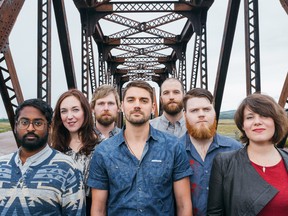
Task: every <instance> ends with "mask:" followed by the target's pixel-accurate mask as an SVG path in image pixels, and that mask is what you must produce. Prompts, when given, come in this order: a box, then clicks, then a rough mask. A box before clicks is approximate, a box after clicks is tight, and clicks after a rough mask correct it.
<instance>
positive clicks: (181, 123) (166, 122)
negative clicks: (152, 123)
mask: <svg viewBox="0 0 288 216" xmlns="http://www.w3.org/2000/svg"><path fill="white" fill-rule="evenodd" d="M160 119H161V120H162V121H163V122H164V123H165V124H166V125H167V126H169V124H172V123H171V122H170V121H169V120H168V119H167V118H166V116H165V115H164V114H162V115H161V116H160ZM176 123H178V124H180V125H181V126H182V125H185V119H184V115H182V117H181V118H180V119H179V120H178V121H176Z"/></svg>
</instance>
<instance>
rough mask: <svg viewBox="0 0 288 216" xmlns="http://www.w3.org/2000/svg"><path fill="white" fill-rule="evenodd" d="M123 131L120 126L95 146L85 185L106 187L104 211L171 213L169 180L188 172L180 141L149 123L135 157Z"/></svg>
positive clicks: (108, 212)
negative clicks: (107, 193) (148, 129)
mask: <svg viewBox="0 0 288 216" xmlns="http://www.w3.org/2000/svg"><path fill="white" fill-rule="evenodd" d="M123 133H124V129H123V130H122V131H121V132H120V133H119V134H117V135H116V136H114V137H112V138H110V139H107V140H104V141H103V142H101V143H100V145H99V146H98V147H97V148H96V149H95V152H94V154H93V157H92V161H91V167H90V172H89V177H88V185H89V186H90V187H92V188H97V189H100V190H108V191H109V196H108V197H109V198H108V210H107V214H108V215H117V216H119V215H125V216H127V215H128V216H129V215H145V216H149V215H153V216H154V215H160V216H161V215H163V216H164V215H165V216H167V215H168V216H169V215H174V198H173V182H174V181H177V180H180V179H182V178H184V177H187V176H189V175H191V173H192V170H191V168H190V166H189V162H188V159H187V155H186V152H185V149H184V145H181V144H179V143H178V139H177V138H176V137H175V136H172V135H169V134H166V133H163V132H161V131H158V130H155V129H154V128H153V127H150V133H149V137H148V139H147V141H146V144H145V147H144V150H143V154H142V157H141V159H140V160H138V159H137V158H136V157H135V156H134V155H133V154H131V153H130V151H129V149H128V148H127V145H126V144H125V139H124V136H123Z"/></svg>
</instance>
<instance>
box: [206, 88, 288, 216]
mask: <svg viewBox="0 0 288 216" xmlns="http://www.w3.org/2000/svg"><path fill="white" fill-rule="evenodd" d="M234 120H235V123H236V125H237V127H238V129H239V130H240V131H241V133H242V136H241V138H240V139H241V141H242V142H243V143H245V144H246V145H245V147H244V148H243V149H240V150H237V151H233V152H229V153H220V154H219V155H217V156H216V157H215V159H214V163H213V167H212V172H211V178H210V185H209V197H208V206H207V208H208V211H207V215H260V216H266V215H277V216H282V215H283V216H284V215H287V212H288V153H287V152H286V151H284V150H282V149H278V148H277V147H276V144H277V143H278V142H280V141H281V140H282V139H283V137H284V136H285V135H286V134H287V131H288V117H287V114H286V113H285V111H284V109H283V108H282V107H280V106H279V105H278V104H277V103H276V102H275V101H274V99H273V98H272V97H270V96H267V95H263V94H259V93H256V94H252V95H249V96H247V97H246V98H245V99H244V100H243V101H242V103H241V104H240V106H239V107H238V109H237V111H236V113H235V116H234Z"/></svg>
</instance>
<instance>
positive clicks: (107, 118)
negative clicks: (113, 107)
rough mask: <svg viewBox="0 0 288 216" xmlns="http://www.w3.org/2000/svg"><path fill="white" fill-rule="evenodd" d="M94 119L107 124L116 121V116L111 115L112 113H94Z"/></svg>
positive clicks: (104, 124)
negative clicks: (104, 114) (105, 114)
mask: <svg viewBox="0 0 288 216" xmlns="http://www.w3.org/2000/svg"><path fill="white" fill-rule="evenodd" d="M109 115H110V114H109ZM96 120H97V121H98V122H99V123H100V124H101V125H103V126H109V125H111V124H112V123H114V122H116V121H117V116H113V115H110V116H103V115H99V116H97V115H96Z"/></svg>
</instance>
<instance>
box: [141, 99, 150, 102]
mask: <svg viewBox="0 0 288 216" xmlns="http://www.w3.org/2000/svg"><path fill="white" fill-rule="evenodd" d="M141 101H142V102H143V103H148V102H149V99H147V98H142V99H141Z"/></svg>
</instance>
